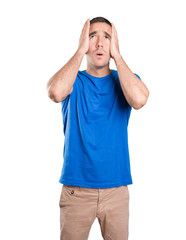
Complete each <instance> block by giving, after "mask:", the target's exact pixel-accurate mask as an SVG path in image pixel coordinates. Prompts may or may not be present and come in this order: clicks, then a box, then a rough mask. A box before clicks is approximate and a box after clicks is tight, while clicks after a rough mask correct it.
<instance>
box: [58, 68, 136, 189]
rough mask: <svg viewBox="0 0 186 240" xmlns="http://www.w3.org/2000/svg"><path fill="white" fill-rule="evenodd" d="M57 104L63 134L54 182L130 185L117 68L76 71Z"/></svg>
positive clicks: (126, 112)
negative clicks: (99, 73)
mask: <svg viewBox="0 0 186 240" xmlns="http://www.w3.org/2000/svg"><path fill="white" fill-rule="evenodd" d="M135 75H136V76H137V77H139V76H138V75H137V74H135ZM139 78H140V77H139ZM61 105H62V116H63V132H64V136H65V139H64V149H63V158H64V162H63V168H62V171H61V177H60V179H59V182H60V183H62V184H66V185H70V186H79V187H87V188H111V187H119V186H122V185H128V184H132V177H131V171H130V158H129V149H128V130H127V127H128V121H129V117H130V113H131V106H130V105H129V104H128V102H127V101H126V99H125V97H124V94H123V92H122V89H121V86H120V81H119V78H118V73H117V71H116V70H111V73H110V74H109V75H107V76H105V77H101V78H100V77H94V76H91V75H90V74H88V73H87V72H86V70H84V71H78V74H77V77H76V80H75V82H74V85H73V91H72V93H71V94H70V95H68V96H67V97H66V98H65V99H64V100H63V101H62V102H61Z"/></svg>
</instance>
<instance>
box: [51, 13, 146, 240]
mask: <svg viewBox="0 0 186 240" xmlns="http://www.w3.org/2000/svg"><path fill="white" fill-rule="evenodd" d="M85 54H86V57H87V70H84V71H79V67H80V65H81V62H82V59H83V56H84V55H85ZM110 58H113V59H114V61H115V64H116V67H117V71H116V70H111V69H110V68H109V61H110ZM47 87H48V93H49V97H50V98H51V99H52V100H53V101H54V102H57V103H59V102H61V104H62V114H63V126H64V128H63V131H64V135H65V142H64V152H63V157H64V163H63V168H62V172H61V177H60V180H59V182H60V183H62V184H63V186H62V191H61V196H60V201H59V206H60V240H65V239H68V240H75V239H76V240H87V239H88V235H89V231H90V228H91V225H92V224H93V222H94V220H95V218H96V217H97V218H98V221H99V223H100V226H101V233H102V236H103V238H104V239H105V240H127V239H128V221H129V192H128V186H127V185H129V184H132V178H131V172H130V158H129V151H128V133H127V126H128V121H129V117H130V112H131V109H132V108H134V109H140V108H141V107H142V106H144V105H145V103H146V102H147V99H148V96H149V91H148V89H147V87H146V86H145V84H144V83H143V82H142V80H141V79H140V77H139V76H138V75H137V74H134V73H133V72H132V71H131V70H130V69H129V67H128V66H127V65H126V63H125V61H124V60H123V58H122V56H121V54H120V51H119V41H118V37H117V32H116V29H115V27H114V24H111V23H110V22H109V21H108V20H107V19H105V18H103V17H97V18H93V19H92V20H91V21H90V20H89V19H88V20H87V21H86V22H85V24H84V27H83V29H82V33H81V36H80V39H79V47H78V50H77V51H76V53H75V54H74V56H73V57H72V58H71V59H70V60H69V61H68V62H67V63H66V65H64V66H63V67H62V68H61V69H60V70H59V71H58V72H57V73H55V74H54V76H53V77H52V78H51V79H50V80H49V82H48V84H47Z"/></svg>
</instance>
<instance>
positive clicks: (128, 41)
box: [0, 0, 186, 240]
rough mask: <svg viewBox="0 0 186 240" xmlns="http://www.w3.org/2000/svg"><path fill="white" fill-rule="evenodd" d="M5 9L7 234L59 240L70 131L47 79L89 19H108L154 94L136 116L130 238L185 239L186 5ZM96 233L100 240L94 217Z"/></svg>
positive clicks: (0, 178)
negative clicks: (63, 172) (66, 142)
mask: <svg viewBox="0 0 186 240" xmlns="http://www.w3.org/2000/svg"><path fill="white" fill-rule="evenodd" d="M0 9H1V10H0V21H1V44H0V48H1V49H0V61H1V62H0V68H1V73H0V80H1V94H0V103H1V118H0V119H1V124H0V136H1V150H0V184H1V186H0V191H1V197H0V221H1V222H0V226H1V231H0V239H3V240H7V239H19V240H25V239H27V240H31V239H46V240H47V239H48V240H51V239H52V240H53V239H59V207H58V202H59V197H60V193H61V186H62V185H61V184H60V183H59V182H58V180H59V177H60V174H61V169H62V162H63V141H64V136H63V125H62V115H61V105H60V103H54V102H52V101H51V100H50V99H49V98H48V95H47V91H46V84H47V82H48V80H49V78H50V77H51V76H52V75H53V74H54V73H55V72H57V71H58V70H59V69H60V68H61V67H62V66H63V65H64V64H65V63H66V62H67V61H68V60H69V59H70V58H71V57H72V55H73V54H74V53H75V51H76V50H77V47H78V42H79V36H80V33H81V30H82V27H83V25H84V22H85V21H86V20H87V19H88V18H90V19H92V18H93V17H97V16H103V17H105V18H107V19H108V20H110V21H111V22H113V23H114V24H115V27H116V29H117V32H118V37H119V43H120V52H121V54H122V56H123V58H124V60H125V61H126V63H127V65H128V66H129V67H130V69H131V70H132V71H133V72H135V73H137V74H138V75H139V76H140V77H141V79H142V81H143V82H144V83H145V84H146V85H147V87H148V89H149V91H150V96H149V99H148V102H147V104H146V105H145V106H144V107H143V108H142V109H140V110H134V109H133V110H132V112H131V118H130V121H129V129H128V130H129V150H130V157H131V171H132V177H133V185H130V186H129V192H130V229H129V232H130V233H129V235H130V237H129V239H130V240H140V239H143V240H149V239H150V240H157V239H158V240H165V239H169V240H175V239H179V240H185V239H186V232H185V229H184V228H185V216H186V208H185V202H186V195H185V183H186V176H185V160H186V154H185V135H186V129H185V122H186V114H185V86H186V85H185V80H186V78H185V56H186V47H185V42H186V37H185V21H186V17H185V7H184V1H181V0H178V1H170V0H169V1H163V0H161V1H160V0H158V1H148V0H141V1H137V0H133V1H123V0H122V1H117V0H114V1H108V0H107V1H97V0H95V1H68V2H67V1H59V0H58V1H57V0H53V1H46V0H45V1H44V0H42V1H41V0H40V1H39V0H37V1H36V0H33V1H20V0H18V1H6V2H5V1H4V3H3V4H2V3H1V6H0ZM110 66H111V68H113V69H116V67H115V64H114V62H113V61H112V60H111V65H110ZM84 69H86V58H85V57H84V59H83V62H82V65H81V67H80V70H84ZM89 239H90V240H99V239H100V240H101V239H102V237H101V230H100V226H99V223H98V221H97V219H96V220H95V222H94V223H93V225H92V228H91V230H90V234H89ZM77 240H78V239H77Z"/></svg>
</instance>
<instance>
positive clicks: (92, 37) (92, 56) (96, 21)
mask: <svg viewBox="0 0 186 240" xmlns="http://www.w3.org/2000/svg"><path fill="white" fill-rule="evenodd" d="M111 34H112V24H111V23H110V22H109V21H108V20H107V19H105V18H103V17H96V18H93V19H92V20H90V29H89V50H88V52H87V54H86V55H87V64H89V65H91V66H92V67H94V68H103V67H105V66H109V60H110V44H111Z"/></svg>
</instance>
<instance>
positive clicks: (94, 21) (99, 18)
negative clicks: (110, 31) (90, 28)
mask: <svg viewBox="0 0 186 240" xmlns="http://www.w3.org/2000/svg"><path fill="white" fill-rule="evenodd" d="M96 22H105V23H107V24H109V25H110V26H111V27H112V24H111V23H110V22H109V20H107V19H106V18H104V17H95V18H92V19H91V20H90V24H93V23H96Z"/></svg>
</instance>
